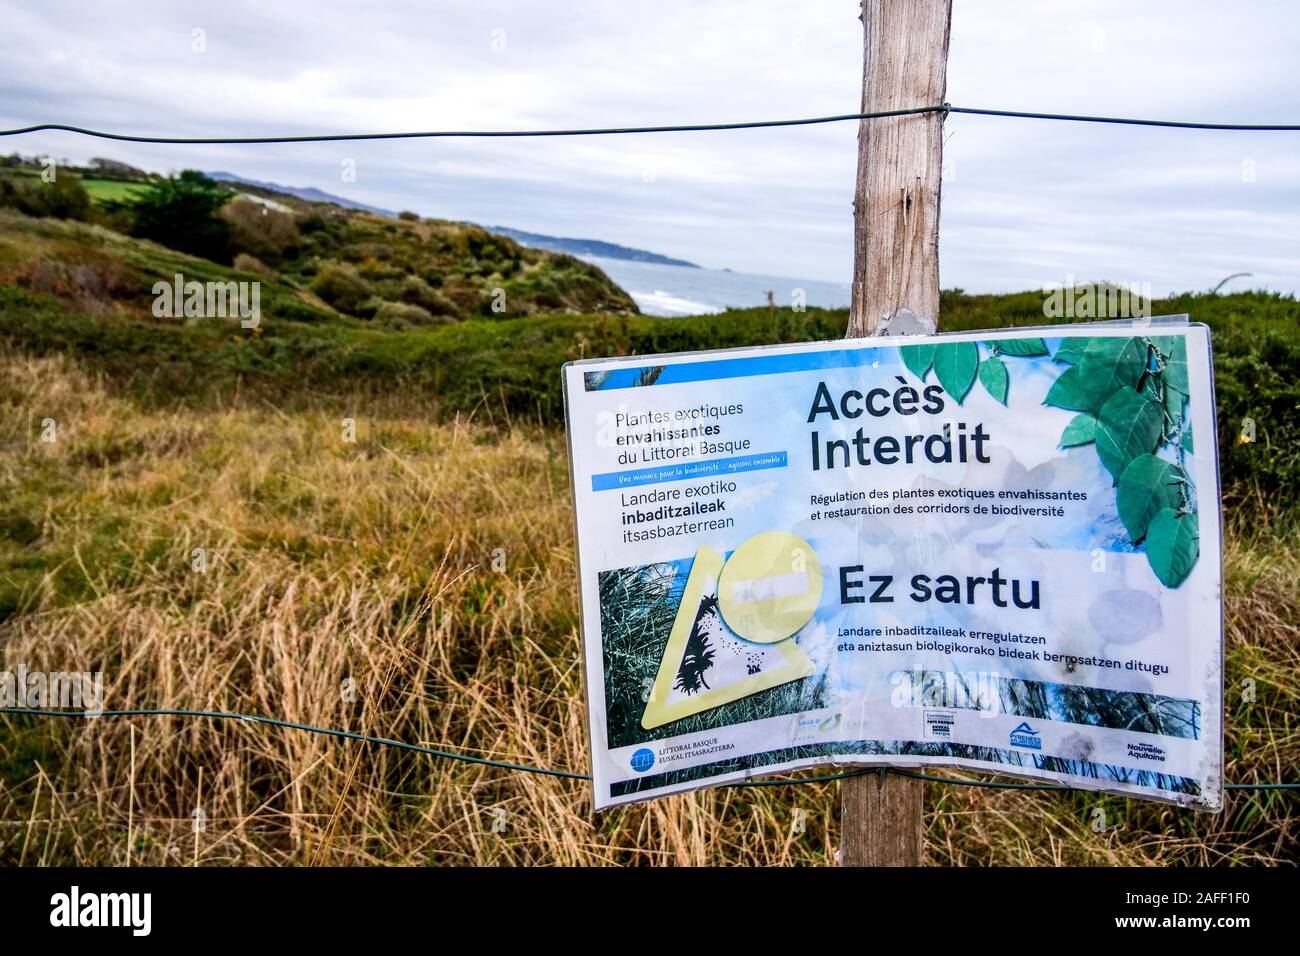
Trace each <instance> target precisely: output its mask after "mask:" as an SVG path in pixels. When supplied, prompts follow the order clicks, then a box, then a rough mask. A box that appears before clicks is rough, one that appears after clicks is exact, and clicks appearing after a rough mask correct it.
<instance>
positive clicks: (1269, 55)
mask: <svg viewBox="0 0 1300 956" xmlns="http://www.w3.org/2000/svg"><path fill="white" fill-rule="evenodd" d="M955 6H956V10H955V12H954V19H953V32H952V46H951V57H950V68H949V94H948V98H949V100H950V101H951V102H953V103H958V104H963V105H976V106H992V107H1004V108H1021V109H1038V110H1047V111H1059V112H1087V113H1103V114H1111V115H1136V116H1155V117H1186V118H1196V119H1201V118H1205V119H1223V120H1241V121H1247V122H1251V121H1253V122H1265V121H1269V120H1289V121H1295V120H1296V115H1295V111H1296V108H1297V107H1296V104H1295V98H1294V96H1293V95H1292V93H1291V90H1292V88H1293V84H1294V72H1295V71H1294V53H1293V51H1294V49H1295V48H1296V46H1297V44H1298V43H1300V24H1297V21H1296V18H1295V17H1294V16H1293V13H1292V11H1291V9H1290V6H1289V5H1288V4H1286V3H1283V2H1274V3H1258V4H1254V5H1252V6H1251V7H1250V8H1249V12H1248V13H1246V14H1243V11H1242V9H1240V8H1239V7H1231V6H1224V5H1222V4H1220V3H1214V2H1203V0H1194V2H1174V0H1161V2H1158V3H1155V2H1153V3H1148V4H1144V5H1142V6H1140V7H1136V6H1134V5H1132V4H1127V3H1122V2H1120V0H1105V2H1089V3H1084V2H1073V0H1071V2H1066V3H1057V4H1031V5H1027V4H1021V3H1011V2H1004V0H982V2H980V3H978V4H975V3H963V2H958V3H957V4H956V5H955ZM3 7H4V10H3V12H4V16H5V20H6V30H5V31H4V33H3V34H2V35H0V57H3V62H4V63H5V64H6V69H5V71H4V74H3V76H0V121H2V122H3V123H4V125H26V124H29V123H38V122H51V121H54V122H66V123H72V124H77V125H86V126H92V127H98V128H106V129H114V130H130V131H140V132H149V133H176V134H178V135H205V134H207V135H211V134H221V133H227V134H236V135H238V134H243V135H255V134H259V133H260V134H270V133H290V134H292V133H306V132H327V131H328V132H339V131H358V132H361V131H378V130H391V129H434V128H441V129H445V128H465V129H475V128H493V127H496V128H501V127H520V128H528V127H533V128H538V127H564V126H605V125H624V124H627V125H642V124H657V123H692V122H707V121H713V120H721V121H733V120H748V119H760V118H773V117H778V118H779V117H797V116H812V115H826V114H831V113H843V112H853V111H855V110H856V109H857V108H858V103H859V98H860V82H861V57H862V35H861V26H860V24H859V23H858V21H857V19H856V10H855V7H854V4H852V3H817V4H805V5H800V6H795V5H791V4H789V3H786V2H780V0H754V2H746V3H739V2H713V3H710V4H708V5H700V4H693V3H688V2H685V0H661V2H659V3H656V4H653V5H643V4H638V5H628V4H609V3H601V2H597V0H572V2H570V3H566V4H563V5H560V6H558V7H557V6H555V5H539V4H528V3H522V2H516V3H502V2H492V0H487V2H469V0H453V2H443V3H438V4H427V3H419V2H414V0H410V2H407V0H402V2H390V3H385V4H364V3H322V2H313V3H306V2H301V0H286V2H282V3H278V4H274V5H270V4H266V3H264V2H259V3H252V2H241V0H235V2H227V3H222V4H219V5H211V4H200V3H163V2H157V0H142V2H137V3H133V4H131V5H130V6H129V8H127V7H121V6H115V5H104V4H84V3H75V2H69V0H46V2H45V3H43V4H41V5H39V6H32V5H21V4H18V3H15V2H12V0H7V2H5V3H4V4H3ZM195 31H202V32H201V33H197V34H196V33H195ZM196 38H201V39H202V47H203V48H202V50H201V51H199V50H197V49H196ZM948 133H949V139H948V143H947V147H946V148H947V158H948V163H947V166H948V175H947V177H946V179H945V189H944V198H943V221H942V233H941V237H942V238H941V269H942V279H943V283H944V284H945V285H947V286H960V287H964V288H967V289H969V290H972V291H974V290H984V291H992V290H1005V289H1018V288H1025V287H1027V286H1041V285H1042V284H1043V283H1045V282H1048V281H1061V280H1062V279H1064V277H1065V276H1066V275H1067V274H1070V275H1075V276H1079V277H1081V278H1083V277H1088V278H1109V279H1114V280H1116V281H1149V282H1151V283H1152V285H1153V288H1154V290H1155V291H1156V292H1157V293H1161V292H1166V291H1174V290H1185V289H1203V288H1208V287H1210V286H1212V285H1213V284H1214V283H1215V282H1217V281H1218V280H1219V279H1220V278H1222V277H1223V276H1224V275H1227V274H1228V273H1229V272H1235V271H1248V272H1253V273H1254V274H1255V278H1254V279H1252V280H1249V282H1250V283H1253V284H1255V285H1259V286H1265V287H1268V288H1272V289H1277V290H1283V291H1289V292H1294V291H1296V288H1297V284H1298V282H1297V276H1300V268H1297V267H1298V266H1300V240H1297V239H1296V236H1297V234H1298V231H1297V229H1296V228H1295V226H1296V209H1297V199H1298V198H1300V162H1298V161H1297V160H1296V159H1295V156H1296V149H1295V147H1296V140H1297V135H1296V134H1288V133H1275V134H1263V133H1237V134H1229V133H1204V132H1191V131H1180V130H1141V129H1133V128H1127V127H1113V126H1072V125H1071V126H1067V125H1064V124H1052V123H1044V122H1031V121H1015V120H996V119H987V118H979V117H969V116H953V117H951V118H950V119H949V120H948ZM855 143H856V128H855V125H854V124H851V123H849V124H843V125H839V126H820V127H804V128H796V129H784V130H761V131H737V132H723V133H701V134H670V135H651V136H625V137H601V138H585V139H560V140H534V139H525V140H459V141H449V140H438V141H409V142H381V143H339V144H304V145H276V146H260V147H253V146H212V147H207V146H204V147H197V146H148V145H139V144H118V143H105V142H95V141H89V140H84V139H80V138H76V137H73V136H70V135H67V134H40V135H39V136H31V137H25V138H23V139H21V140H10V143H9V148H12V149H17V150H21V151H23V152H41V153H49V154H53V155H56V156H61V157H68V158H70V159H73V160H84V159H88V158H89V157H91V156H99V155H108V156H114V157H117V158H121V159H123V160H125V161H127V162H132V163H135V164H137V165H141V166H145V167H147V168H151V169H158V170H176V169H180V168H185V167H196V168H202V169H229V170H232V171H235V172H238V173H241V174H243V175H247V176H250V177H253V178H258V179H270V180H275V181H280V182H285V183H291V184H295V185H311V186H317V187H319V188H322V189H325V190H327V191H330V192H335V193H339V194H344V195H348V196H350V197H352V198H355V199H357V200H359V201H362V202H367V203H371V204H373V205H378V206H384V207H387V208H398V209H414V210H416V211H419V212H421V213H424V214H426V215H433V216H443V217H447V218H451V219H466V220H471V221H477V222H482V223H489V224H502V225H510V226H515V227H518V228H523V229H529V230H533V231H540V232H550V233H556V234H561V235H577V236H586V237H592V238H600V239H605V240H608V241H612V242H619V243H623V244H625V245H633V246H638V247H642V248H649V249H653V250H655V251H658V252H663V253H666V254H670V255H675V256H680V257H682V258H686V259H690V260H692V261H696V262H700V263H702V264H704V265H708V266H714V267H723V266H727V267H731V268H735V269H738V270H742V271H749V272H762V273H772V274H776V275H794V276H807V277H809V278H821V279H828V280H833V281H845V280H846V279H847V278H848V276H849V272H850V269H851V266H852V204H851V199H852V192H853V179H854V171H855V164H856V149H855ZM344 159H353V160H355V161H356V164H357V170H358V176H357V180H356V182H355V183H349V182H344V181H343V180H342V178H341V176H340V171H341V164H342V161H343V160H344Z"/></svg>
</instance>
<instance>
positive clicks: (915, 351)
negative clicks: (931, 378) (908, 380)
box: [898, 345, 934, 381]
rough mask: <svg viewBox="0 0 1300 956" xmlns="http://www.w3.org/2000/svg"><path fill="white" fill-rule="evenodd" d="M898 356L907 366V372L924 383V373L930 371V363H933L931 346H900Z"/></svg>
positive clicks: (932, 347) (932, 348)
mask: <svg viewBox="0 0 1300 956" xmlns="http://www.w3.org/2000/svg"><path fill="white" fill-rule="evenodd" d="M898 354H899V356H900V357H901V358H902V360H903V364H904V365H906V366H907V370H908V371H909V372H911V373H912V374H913V375H915V376H916V377H917V378H919V379H921V380H922V381H925V373H926V372H928V371H930V363H931V362H933V361H934V346H933V345H900V346H899V347H898Z"/></svg>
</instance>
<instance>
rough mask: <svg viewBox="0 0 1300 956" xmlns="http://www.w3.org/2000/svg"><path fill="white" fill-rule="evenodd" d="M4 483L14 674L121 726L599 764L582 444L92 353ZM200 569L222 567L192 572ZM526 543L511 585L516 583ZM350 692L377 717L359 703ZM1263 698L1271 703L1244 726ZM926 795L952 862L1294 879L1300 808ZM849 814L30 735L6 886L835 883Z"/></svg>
mask: <svg viewBox="0 0 1300 956" xmlns="http://www.w3.org/2000/svg"><path fill="white" fill-rule="evenodd" d="M44 418H52V419H54V420H55V421H56V423H57V428H58V431H57V441H56V442H54V443H53V444H43V443H41V442H40V441H39V435H40V430H41V427H40V423H41V420H42V419H44ZM344 418H354V419H356V421H357V429H358V436H357V441H356V442H355V443H354V444H350V443H345V442H343V441H342V440H341V430H342V427H343V426H342V419H344ZM0 489H3V498H0V612H7V615H8V616H7V620H6V621H5V623H3V624H0V643H3V646H4V648H5V650H4V654H5V660H6V664H7V665H8V666H13V665H14V664H16V663H17V662H20V661H21V662H23V663H25V664H26V665H27V666H28V667H29V668H31V669H41V668H45V669H55V670H67V669H70V668H72V667H74V666H75V667H76V668H77V669H81V670H100V669H102V670H103V671H104V675H105V682H106V686H107V706H108V707H109V708H110V709H122V708H136V707H140V708H198V709H212V710H228V711H238V712H243V713H252V714H262V715H272V716H278V717H281V718H284V719H286V720H290V721H296V722H302V723H308V724H315V725H321V726H327V727H341V728H348V729H352V730H356V731H360V732H363V733H368V734H376V735H380V736H385V737H391V738H398V739H402V740H406V741H412V742H419V743H424V744H429V745H436V746H445V747H448V748H452V749H456V750H461V751H463V752H465V753H472V754H478V755H486V756H492V757H497V758H503V759H509V760H518V761H522V762H525V763H529V764H538V765H543V766H547V767H555V768H563V769H569V770H580V771H582V770H585V769H586V760H587V755H586V742H585V736H586V734H585V729H584V717H583V703H582V696H583V695H582V679H581V673H580V669H579V664H578V661H579V632H578V619H577V606H576V596H575V588H574V562H573V548H572V525H571V512H570V500H569V493H568V473H567V465H566V461H565V452H564V447H563V436H562V434H561V433H560V432H558V431H555V430H542V429H537V428H535V427H532V426H516V427H513V428H512V427H491V428H489V427H488V426H485V425H480V424H477V423H474V422H472V421H464V420H460V421H453V422H450V423H447V424H444V425H432V424H430V419H429V418H428V417H427V416H426V415H424V414H423V413H422V410H421V409H419V408H417V407H414V406H413V405H411V404H409V403H408V404H407V405H406V407H403V406H402V404H401V403H400V401H398V400H394V401H393V402H392V403H391V404H390V405H388V406H387V407H383V406H378V405H376V404H375V403H374V402H373V401H370V402H362V401H361V400H357V401H356V402H348V401H345V400H333V401H330V402H329V403H326V402H322V403H321V405H320V407H318V408H316V409H315V410H311V411H292V412H289V411H282V410H280V409H277V408H275V407H272V406H271V405H268V404H266V403H264V402H253V401H252V400H245V401H244V402H243V403H242V404H239V405H235V406H232V407H227V408H220V407H216V408H205V409H203V410H174V411H159V410H157V409H156V408H153V409H150V408H146V407H143V406H138V405H136V404H133V403H131V402H129V401H127V400H125V399H123V398H120V397H117V395H116V393H114V392H113V391H112V390H111V389H108V388H106V387H105V386H104V384H103V383H102V382H99V381H97V380H96V379H95V378H94V376H93V375H92V374H91V373H89V372H87V371H86V370H85V368H84V367H82V366H79V365H78V364H76V363H75V362H74V361H73V360H72V359H69V358H66V357H61V356H53V357H47V358H40V359H36V358H26V357H21V356H14V355H9V356H7V357H4V358H0ZM31 516H35V517H36V520H33V519H32V517H31ZM195 548H204V549H206V554H207V560H208V565H209V566H208V570H207V571H206V572H205V573H198V572H196V571H194V570H193V569H192V562H193V560H194V555H193V549H195ZM496 548H504V549H505V556H506V562H507V563H506V570H505V571H504V572H503V573H498V572H494V571H492V570H491V566H490V565H491V560H492V552H493V549H496ZM1296 558H1297V554H1296V547H1295V544H1294V543H1293V539H1291V540H1288V538H1287V537H1285V536H1283V535H1280V534H1277V533H1273V532H1270V531H1269V530H1268V529H1254V531H1253V532H1252V536H1251V539H1250V540H1249V541H1246V540H1245V539H1243V537H1242V536H1241V535H1240V534H1234V535H1233V536H1232V537H1231V538H1230V545H1229V548H1228V553H1227V561H1228V573H1227V586H1228V593H1227V606H1228V614H1227V617H1228V631H1227V641H1228V654H1229V657H1228V663H1229V670H1228V675H1227V687H1228V701H1229V704H1228V706H1229V714H1228V733H1229V740H1228V755H1229V765H1228V768H1227V775H1228V778H1229V779H1230V780H1233V781H1266V780H1279V779H1295V778H1296V773H1295V768H1296V766H1297V763H1298V761H1297V754H1298V753H1300V739H1298V737H1297V730H1296V720H1295V714H1296V698H1297V692H1296V685H1295V675H1296V673H1297V672H1298V670H1300V661H1298V660H1297V647H1298V646H1300V641H1298V639H1300V584H1298V583H1297V577H1296V569H1297V560H1296ZM3 616H4V614H3V613H0V617H3ZM349 678H351V679H352V680H353V681H354V682H355V686H356V700H355V702H348V701H346V700H344V699H343V698H344V694H343V693H342V692H341V688H342V686H343V683H344V681H345V680H347V679H349ZM1245 678H1252V679H1254V681H1255V682H1256V690H1257V700H1256V702H1255V703H1253V704H1246V703H1239V700H1240V696H1241V695H1240V692H1239V691H1240V682H1241V681H1242V680H1243V679H1245ZM926 787H927V793H926V805H927V810H928V813H929V826H928V829H929V833H928V845H929V854H930V859H931V861H932V862H936V863H962V864H988V863H1015V864H1031V865H1060V864H1104V865H1113V864H1141V863H1221V862H1239V863H1241V862H1244V863H1252V862H1268V861H1273V862H1283V861H1286V862H1294V861H1295V859H1296V857H1297V853H1296V847H1297V838H1298V832H1297V823H1298V821H1297V800H1296V797H1295V796H1294V795H1292V794H1283V793H1231V794H1229V795H1228V799H1227V808H1226V810H1225V811H1224V812H1223V813H1222V814H1219V815H1205V814H1197V813H1194V812H1191V811H1185V810H1178V809H1173V808H1167V807H1164V806H1162V805H1156V804H1149V803H1141V802H1137V801H1133V802H1129V801H1124V800H1119V799H1114V798H1103V797H1097V796H1095V795H1089V794H1051V793H1013V792H1003V791H987V790H976V789H971V788H959V787H952V786H945V785H935V784H927V785H926ZM838 795H839V787H838V785H837V784H833V783H832V784H824V783H821V784H812V785H805V786H790V787H762V788H742V789H735V788H733V789H722V790H713V791H707V792H702V793H696V794H688V795H683V796H677V797H672V798H669V799H665V800H660V801H657V802H655V803H653V804H650V805H646V806H639V807H633V808H626V809H622V810H618V811H615V812H611V813H608V814H605V815H602V816H601V817H599V818H593V816H592V813H591V802H590V796H589V793H588V788H587V785H586V784H585V783H584V782H582V781H575V780H566V779H557V778H552V777H542V776H536V775H531V774H524V773H519V772H510V771H505V770H500V769H495V768H485V767H479V766H473V765H467V764H464V763H459V762H450V761H445V760H437V759H435V758H431V757H427V756H422V755H416V754H411V753H405V752H402V751H397V750H391V749H381V748H376V747H372V746H366V745H362V744H358V743H355V742H345V741H340V740H334V739H329V738H324V737H320V736H316V735H312V734H307V733H303V732H300V731H294V730H283V729H275V728H271V727H267V726H258V725H254V724H249V723H244V722H234V721H216V720H207V719H184V718H177V717H139V718H103V719H97V720H81V719H76V720H54V719H50V718H29V717H15V716H4V717H0V861H3V862H4V863H5V864H9V865H12V864H18V863H24V864H36V863H43V864H67V863H80V864H124V863H127V862H131V863H137V864H166V863H177V864H181V863H184V864H189V863H199V864H207V865H224V864H236V863H242V864H276V865H279V864H308V863H317V864H371V863H383V864H428V863H484V864H513V865H537V864H589V863H591V864H600V863H606V864H608V863H624V864H627V863H643V864H704V863H713V864H721V863H730V864H745V863H754V864H786V863H803V864H828V863H831V862H833V859H834V848H835V847H836V846H837V844H838V832H837V815H838ZM196 807H201V808H202V809H203V813H204V816H205V819H206V829H205V830H203V831H202V832H197V833H196V832H194V828H193V813H194V811H195V808H196ZM1098 807H1101V808H1104V809H1105V810H1106V811H1107V814H1108V817H1109V819H1110V822H1111V823H1112V826H1111V828H1110V829H1109V830H1108V831H1107V832H1106V833H1103V834H1097V833H1094V832H1093V831H1092V829H1091V826H1090V825H1091V823H1092V821H1093V819H1094V817H1093V813H1092V811H1093V810H1094V809H1095V808H1098ZM796 809H802V810H804V811H806V814H807V817H806V821H807V826H806V830H805V831H804V832H802V833H799V832H795V829H796V828H795V827H794V826H793V823H794V820H795V810H796ZM498 810H504V811H505V815H504V816H502V815H501V814H499V813H498V812H497V811H498ZM500 823H503V824H504V826H503V827H502V828H501V830H500V832H496V829H495V828H496V827H498V826H500Z"/></svg>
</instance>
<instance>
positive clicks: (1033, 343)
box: [985, 339, 1047, 355]
mask: <svg viewBox="0 0 1300 956" xmlns="http://www.w3.org/2000/svg"><path fill="white" fill-rule="evenodd" d="M985 344H987V343H985ZM993 344H995V345H996V346H997V347H998V351H999V352H1001V353H1002V354H1004V355H1046V354H1047V343H1046V342H1044V341H1043V340H1042V339H998V341H997V342H995V343H993Z"/></svg>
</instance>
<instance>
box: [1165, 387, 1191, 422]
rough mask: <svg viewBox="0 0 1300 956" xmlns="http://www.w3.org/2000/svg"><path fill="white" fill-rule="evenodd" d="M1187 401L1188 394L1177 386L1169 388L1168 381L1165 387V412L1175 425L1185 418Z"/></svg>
mask: <svg viewBox="0 0 1300 956" xmlns="http://www.w3.org/2000/svg"><path fill="white" fill-rule="evenodd" d="M1186 401H1187V396H1186V395H1184V394H1183V393H1182V392H1180V391H1178V389H1176V388H1169V387H1168V383H1166V388H1165V414H1166V415H1168V416H1169V420H1170V421H1172V422H1173V423H1174V424H1175V425H1177V424H1178V423H1179V422H1181V421H1182V420H1183V403H1184V402H1186Z"/></svg>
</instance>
